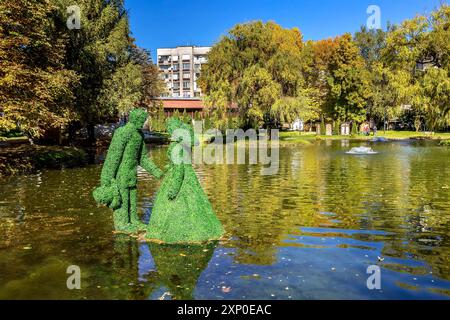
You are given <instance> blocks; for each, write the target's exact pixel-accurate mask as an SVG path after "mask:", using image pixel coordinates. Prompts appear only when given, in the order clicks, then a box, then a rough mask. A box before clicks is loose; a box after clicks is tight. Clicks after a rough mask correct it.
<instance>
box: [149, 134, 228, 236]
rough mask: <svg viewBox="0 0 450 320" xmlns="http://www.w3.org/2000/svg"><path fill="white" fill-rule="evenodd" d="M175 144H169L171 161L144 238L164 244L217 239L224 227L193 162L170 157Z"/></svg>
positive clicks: (174, 150) (174, 149)
mask: <svg viewBox="0 0 450 320" xmlns="http://www.w3.org/2000/svg"><path fill="white" fill-rule="evenodd" d="M177 145H178V143H176V142H173V143H172V144H171V145H170V147H169V150H168V155H169V159H170V164H169V165H168V170H167V173H166V175H165V177H164V180H163V182H162V184H161V187H160V189H159V190H158V193H157V195H156V199H155V202H154V206H153V210H152V214H151V217H150V222H149V224H148V226H147V234H146V236H145V238H146V239H147V240H156V241H159V242H164V243H197V242H206V241H209V240H218V239H220V238H221V236H222V235H223V233H224V229H223V227H222V224H221V223H220V221H219V219H217V217H216V214H215V213H214V211H213V209H212V206H211V203H210V202H209V200H208V197H207V196H206V194H205V192H204V191H203V189H202V186H201V185H200V183H199V181H198V179H197V176H196V174H195V171H194V169H193V168H192V165H191V164H183V163H181V164H175V163H174V162H173V160H172V159H174V158H173V153H174V152H177V151H176V150H177V148H176V146H177Z"/></svg>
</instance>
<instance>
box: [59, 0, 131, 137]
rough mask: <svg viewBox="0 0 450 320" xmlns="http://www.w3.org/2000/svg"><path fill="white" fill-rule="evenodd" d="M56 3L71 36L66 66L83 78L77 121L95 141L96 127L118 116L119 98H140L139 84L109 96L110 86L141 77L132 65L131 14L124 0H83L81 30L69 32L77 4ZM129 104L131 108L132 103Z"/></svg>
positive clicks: (77, 100) (78, 89)
mask: <svg viewBox="0 0 450 320" xmlns="http://www.w3.org/2000/svg"><path fill="white" fill-rule="evenodd" d="M52 2H54V3H55V4H56V5H57V6H58V8H59V16H58V22H59V25H60V28H61V30H64V32H65V35H66V37H67V41H66V55H65V61H66V62H65V64H66V67H67V68H68V69H70V70H74V71H75V72H77V74H78V75H79V76H80V82H79V84H78V86H77V87H76V88H75V90H74V95H75V111H76V114H77V118H78V120H79V121H80V122H81V123H82V124H84V125H86V126H87V128H88V133H89V138H90V140H91V141H93V140H94V125H95V124H97V123H101V122H104V121H106V120H108V118H110V117H111V116H114V115H116V114H117V108H118V107H119V106H118V102H119V100H120V98H119V97H120V96H122V97H124V96H125V95H128V94H131V96H134V97H128V98H127V100H129V101H134V100H135V98H136V97H135V94H136V92H137V91H136V89H137V86H135V84H132V85H133V87H134V88H133V91H128V90H129V89H128V88H123V87H122V88H120V90H119V92H120V93H118V94H117V95H108V94H105V93H107V92H108V91H111V90H112V89H111V88H108V87H109V86H111V85H112V84H113V82H114V80H118V81H120V84H122V85H127V84H130V81H131V79H130V77H131V76H132V75H137V69H134V68H135V67H134V66H133V65H129V63H130V62H131V51H132V49H133V39H132V38H131V37H130V30H129V25H128V15H127V13H126V11H125V8H124V4H123V0H116V1H108V0H80V1H77V5H78V6H79V7H80V12H81V28H80V29H74V30H69V29H68V28H67V27H66V20H67V13H66V10H67V7H68V6H70V5H72V4H73V3H72V2H71V1H70V0H52ZM127 65H128V66H127ZM118 85H119V84H117V85H116V89H117V86H118ZM125 104H126V105H128V106H129V105H130V104H129V102H126V103H125ZM121 107H123V105H122V106H121Z"/></svg>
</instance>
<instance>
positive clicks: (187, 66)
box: [183, 63, 191, 70]
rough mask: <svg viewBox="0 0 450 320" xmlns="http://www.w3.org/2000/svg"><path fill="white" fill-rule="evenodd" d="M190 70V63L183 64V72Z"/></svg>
mask: <svg viewBox="0 0 450 320" xmlns="http://www.w3.org/2000/svg"><path fill="white" fill-rule="evenodd" d="M189 69H191V64H190V63H183V70H189Z"/></svg>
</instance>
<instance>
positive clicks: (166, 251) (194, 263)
mask: <svg viewBox="0 0 450 320" xmlns="http://www.w3.org/2000/svg"><path fill="white" fill-rule="evenodd" d="M215 246H216V245H215V244H213V243H211V244H207V245H190V246H185V245H162V244H155V243H150V244H147V243H142V244H141V245H140V248H139V249H140V253H141V255H140V257H139V278H140V279H146V280H147V279H148V281H149V282H150V283H151V284H152V286H153V287H154V289H153V290H152V292H150V296H149V297H150V298H153V299H155V298H158V296H159V298H160V299H162V298H164V297H165V296H168V297H171V298H172V299H177V300H180V299H183V300H186V299H189V300H190V299H193V298H194V290H195V287H196V284H197V281H198V278H199V277H200V274H201V273H202V272H203V271H204V270H205V269H206V267H207V266H208V263H209V261H210V260H211V257H212V255H213V252H214V249H215ZM161 291H163V294H162V295H160V292H161ZM155 293H157V295H155Z"/></svg>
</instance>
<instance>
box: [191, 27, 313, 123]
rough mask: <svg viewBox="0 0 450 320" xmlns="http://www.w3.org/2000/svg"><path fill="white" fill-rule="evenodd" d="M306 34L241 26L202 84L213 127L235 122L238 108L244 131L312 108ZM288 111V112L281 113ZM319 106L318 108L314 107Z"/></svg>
mask: <svg viewBox="0 0 450 320" xmlns="http://www.w3.org/2000/svg"><path fill="white" fill-rule="evenodd" d="M302 46H303V44H302V35H301V33H300V31H299V30H298V29H295V28H294V29H291V30H288V29H283V28H281V27H280V26H279V25H277V24H275V23H273V22H269V23H262V22H260V21H258V22H252V23H246V24H238V25H236V26H235V27H233V28H232V29H231V30H230V31H229V33H228V35H227V36H225V37H223V38H222V39H221V41H220V42H219V43H218V44H217V45H215V46H214V47H213V48H212V50H211V52H210V54H209V58H208V63H207V64H206V65H205V66H204V68H203V69H202V75H201V78H200V80H199V83H200V85H201V87H202V90H203V92H205V93H206V97H205V103H206V104H207V105H208V106H210V107H211V108H212V109H213V110H212V111H213V112H214V113H215V114H216V116H215V117H214V118H215V119H216V121H215V123H214V125H215V126H222V125H223V122H226V121H228V120H225V119H228V118H230V115H229V112H228V111H229V109H230V107H231V106H232V105H235V106H236V107H237V114H238V116H239V117H240V121H241V123H242V125H244V126H250V127H260V126H268V125H269V124H271V123H276V124H282V123H283V122H284V121H285V120H286V119H292V118H296V117H298V116H299V115H298V114H299V113H300V112H299V110H301V111H302V112H304V113H308V112H309V111H308V110H305V111H304V110H303V108H306V107H308V109H310V108H311V107H310V105H307V104H306V103H305V101H307V100H308V99H309V94H310V93H311V92H310V91H303V92H301V90H302V89H305V84H304V81H303V78H302V74H301V69H302V64H303V62H302ZM283 106H287V109H288V110H282V109H283ZM313 106H314V105H313Z"/></svg>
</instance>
